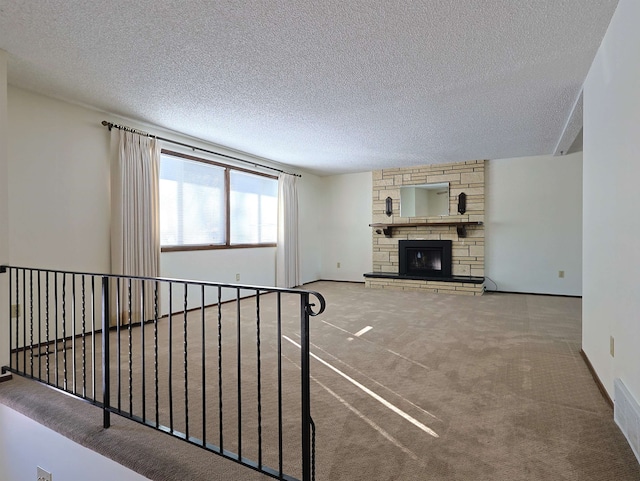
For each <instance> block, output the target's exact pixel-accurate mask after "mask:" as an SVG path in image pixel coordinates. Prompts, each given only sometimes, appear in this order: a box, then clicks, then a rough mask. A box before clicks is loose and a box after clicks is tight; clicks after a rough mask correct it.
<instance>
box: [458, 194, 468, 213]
mask: <svg viewBox="0 0 640 481" xmlns="http://www.w3.org/2000/svg"><path fill="white" fill-rule="evenodd" d="M466 211H467V194H465V193H464V192H460V194H459V195H458V213H459V214H464V213H465V212H466Z"/></svg>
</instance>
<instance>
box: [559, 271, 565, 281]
mask: <svg viewBox="0 0 640 481" xmlns="http://www.w3.org/2000/svg"><path fill="white" fill-rule="evenodd" d="M558 277H559V278H560V279H564V271H558Z"/></svg>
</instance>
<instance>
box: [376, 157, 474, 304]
mask: <svg viewBox="0 0 640 481" xmlns="http://www.w3.org/2000/svg"><path fill="white" fill-rule="evenodd" d="M484 167H485V166H484V161H483V160H472V161H467V162H458V163H451V164H435V165H426V166H419V167H408V168H398V169H384V170H376V171H374V172H373V216H372V220H373V224H372V242H373V259H372V264H373V266H372V267H373V271H372V272H369V273H366V274H365V284H366V286H367V287H370V288H378V289H403V290H427V291H431V292H448V293H452V294H467V295H482V294H483V293H484V225H483V222H484ZM433 183H448V184H449V215H448V216H447V215H439V216H433V217H401V216H400V210H399V206H400V188H401V187H403V186H417V185H421V184H433ZM462 193H464V194H465V196H466V209H464V213H459V212H458V200H459V195H460V194H462ZM387 198H390V199H391V200H390V201H388V200H387ZM389 205H390V206H391V207H392V209H391V216H387V214H386V212H387V208H388V207H389ZM405 241H410V242H414V241H437V242H442V241H444V242H445V243H447V244H450V261H449V260H448V259H447V260H445V259H444V258H443V257H440V258H439V257H438V256H439V255H440V254H435V253H434V252H433V251H425V250H422V251H421V250H418V251H415V250H414V251H411V253H408V252H406V251H405V253H404V254H401V252H402V249H403V247H401V246H405V245H408V246H413V244H405ZM409 249H415V247H409ZM419 249H423V248H419ZM407 255H409V256H415V258H414V259H413V267H412V268H409V269H407V268H406V266H405V267H401V266H402V264H403V262H407ZM401 256H403V258H402V259H401ZM418 256H419V257H418ZM438 263H440V264H441V265H442V264H443V263H446V264H447V265H449V264H450V271H446V270H445V271H444V272H442V267H440V268H435V267H434V266H436V265H437V264H438Z"/></svg>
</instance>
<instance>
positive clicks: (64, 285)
mask: <svg viewBox="0 0 640 481" xmlns="http://www.w3.org/2000/svg"><path fill="white" fill-rule="evenodd" d="M62 385H63V386H64V390H65V391H66V390H67V275H66V274H64V273H63V274H62Z"/></svg>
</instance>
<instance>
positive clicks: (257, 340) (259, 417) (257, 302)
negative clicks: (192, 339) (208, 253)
mask: <svg viewBox="0 0 640 481" xmlns="http://www.w3.org/2000/svg"><path fill="white" fill-rule="evenodd" d="M256 357H257V359H258V365H257V370H258V468H260V469H262V377H261V364H260V362H261V360H260V291H256Z"/></svg>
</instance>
